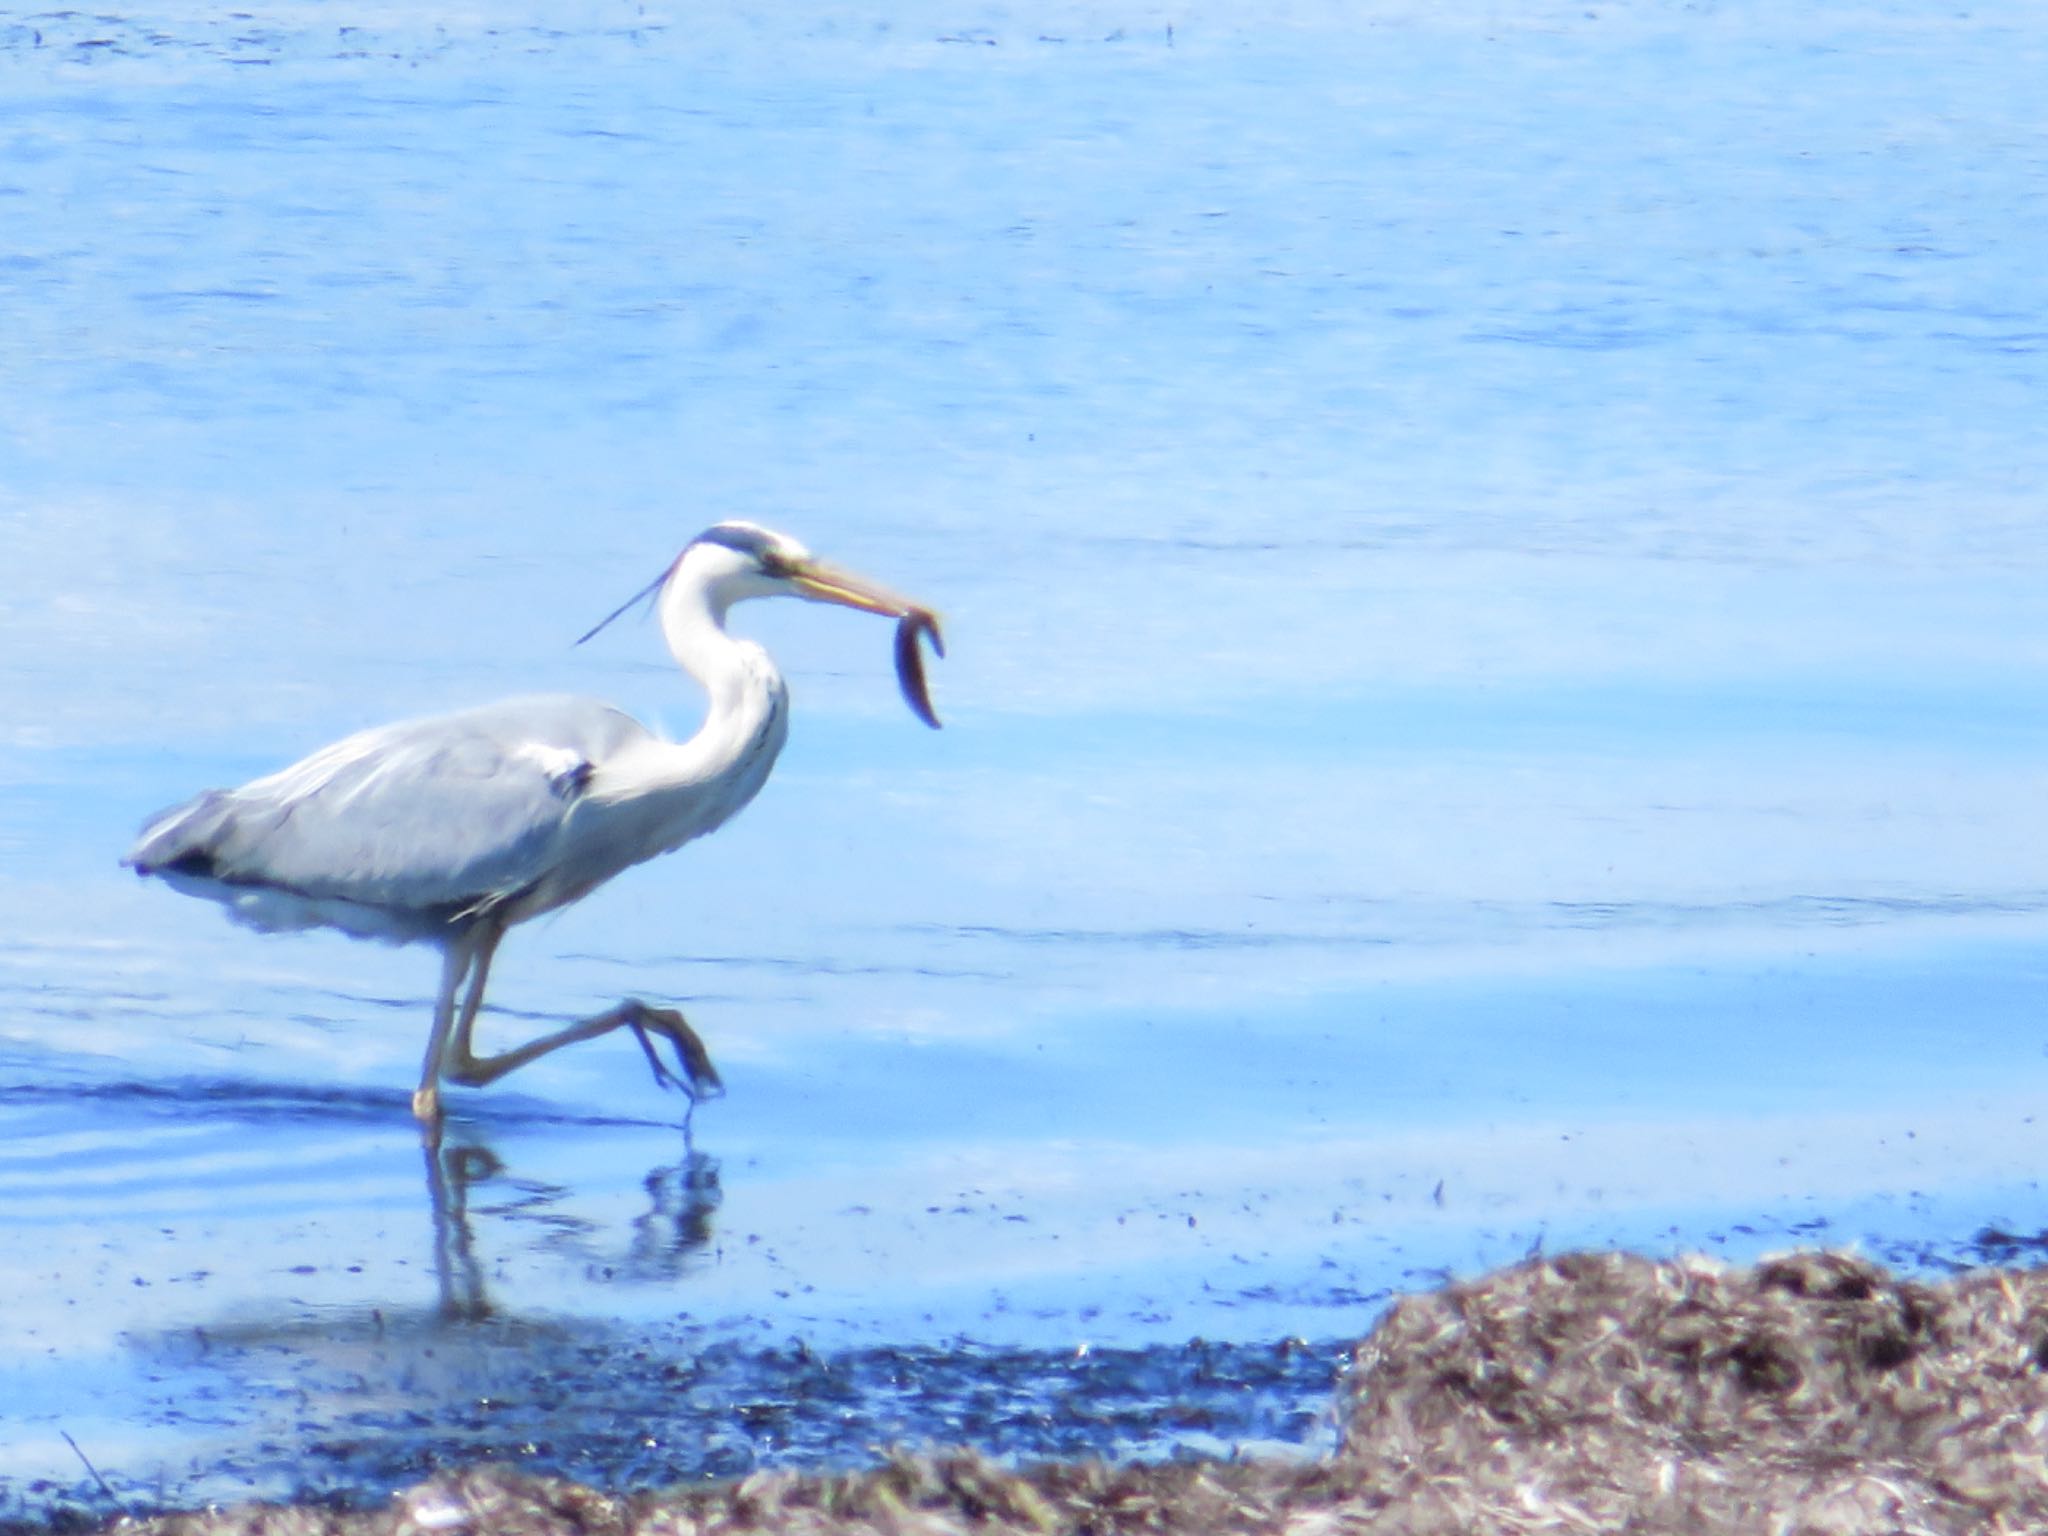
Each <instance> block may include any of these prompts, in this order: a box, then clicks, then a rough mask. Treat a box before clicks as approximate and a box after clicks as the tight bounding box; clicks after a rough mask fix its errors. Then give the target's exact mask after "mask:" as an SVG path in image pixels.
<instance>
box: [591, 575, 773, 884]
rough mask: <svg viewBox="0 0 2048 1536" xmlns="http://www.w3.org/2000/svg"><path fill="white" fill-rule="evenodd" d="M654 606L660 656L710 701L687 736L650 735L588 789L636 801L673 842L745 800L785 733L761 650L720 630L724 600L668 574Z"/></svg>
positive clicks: (663, 838) (699, 830) (768, 663)
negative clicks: (655, 738) (652, 738)
mask: <svg viewBox="0 0 2048 1536" xmlns="http://www.w3.org/2000/svg"><path fill="white" fill-rule="evenodd" d="M658 612H659V613H660V616H661V633H662V637H663V638H664V639H665V640H667V642H668V649H669V654H670V655H672V656H674V657H675V659H676V665H677V666H679V667H681V668H682V669H683V670H684V671H685V672H687V673H689V674H690V676H692V677H694V678H695V679H696V680H697V681H698V682H699V683H701V684H702V685H703V687H704V691H705V692H706V693H707V694H709V695H710V708H709V709H708V710H707V711H706V712H705V716H704V724H703V725H702V726H700V727H699V728H698V730H697V733H696V734H695V735H694V736H692V737H690V739H689V740H688V741H683V742H657V743H652V744H650V745H649V746H647V747H646V748H644V749H642V750H640V751H637V752H635V753H633V754H631V756H630V757H628V758H626V759H624V760H622V761H618V762H616V763H615V764H613V765H612V771H609V772H607V773H606V774H605V775H604V776H603V777H604V782H602V783H601V784H593V785H592V789H593V790H594V791H595V792H596V793H597V794H598V795H600V796H601V797H602V798H604V799H606V800H609V801H612V802H613V803H615V804H617V803H620V802H624V801H633V802H636V803H637V804H638V805H639V806H640V807H641V808H643V809H644V810H645V812H646V814H647V815H648V816H649V818H650V819H651V820H653V821H655V822H658V823H659V825H660V827H661V829H662V831H661V833H660V834H659V836H660V839H661V841H662V842H663V843H664V844H665V845H666V846H668V847H674V846H675V845H676V844H677V843H680V842H683V841H685V840H687V839H689V838H692V837H699V836H702V835H703V834H704V833H706V832H709V831H711V830H712V828H714V827H716V826H719V825H720V824H721V823H723V822H724V821H725V820H726V819H727V818H728V817H730V816H732V815H733V814H734V813H735V812H736V811H738V810H739V809H740V807H742V806H744V805H745V804H746V803H747V802H748V801H749V800H751V799H753V798H754V795H755V794H756V793H757V792H758V791H759V790H760V788H761V785H762V784H763V783H764V782H765V781H766V780H767V777H768V770H769V769H770V768H772V767H774V766H775V758H776V755H777V754H778V753H779V752H781V750H782V743H783V740H784V739H785V737H786V736H787V734H788V729H789V710H788V698H789V695H788V690H787V689H786V688H785V687H784V685H783V681H782V674H781V673H780V672H778V671H777V670H776V668H775V663H774V662H773V661H772V660H770V659H769V656H768V653H767V652H766V651H764V650H763V649H761V647H760V646H758V645H755V644H754V643H753V642H752V641H750V640H737V639H734V638H733V637H732V636H731V635H729V634H727V633H726V631H725V609H724V605H723V604H722V603H718V602H716V601H715V600H714V599H712V598H711V597H709V596H708V595H707V594H706V593H705V592H704V591H703V590H702V588H701V587H698V586H697V585H696V584H694V583H690V582H683V581H671V582H670V583H669V584H668V585H667V586H666V587H664V588H663V589H662V593H661V597H660V600H659V604H658ZM649 851H650V852H652V851H654V850H652V849H650V850H649Z"/></svg>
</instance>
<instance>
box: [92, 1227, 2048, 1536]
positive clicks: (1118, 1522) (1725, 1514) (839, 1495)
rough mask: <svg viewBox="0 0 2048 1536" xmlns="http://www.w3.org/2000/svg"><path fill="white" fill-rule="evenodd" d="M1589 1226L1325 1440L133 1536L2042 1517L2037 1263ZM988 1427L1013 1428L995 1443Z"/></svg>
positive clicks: (181, 1526)
mask: <svg viewBox="0 0 2048 1536" xmlns="http://www.w3.org/2000/svg"><path fill="white" fill-rule="evenodd" d="M2044 1273H2048V1272H2043V1271H2031V1270H1982V1271H1975V1272H1971V1273H1967V1274H1964V1275H1961V1276H1958V1277H1956V1278H1953V1279H1949V1280H1946V1281H1942V1282H1938V1283H1937V1282H1924V1281H1919V1280H1914V1279H1908V1278H1901V1277H1899V1276H1896V1275H1894V1274H1892V1273H1890V1272H1889V1271H1887V1270H1885V1269H1883V1268H1882V1267H1880V1266H1879V1265H1876V1264H1874V1263H1871V1262H1869V1261H1867V1260H1865V1259H1862V1258H1859V1257H1856V1256H1853V1255H1846V1254H1833V1253H1814V1254H1797V1255H1792V1256H1789V1257H1784V1258H1779V1259H1773V1260H1770V1261H1767V1262H1765V1263H1762V1264H1758V1265H1756V1266H1754V1267H1752V1268H1747V1269H1734V1268H1728V1267H1725V1266H1722V1265H1719V1264H1716V1263H1712V1262H1709V1261H1705V1260H1679V1261H1655V1260H1650V1259H1643V1258H1637V1257H1633V1256H1629V1255H1621V1254H1578V1255H1567V1256H1563V1257H1559V1258H1554V1259H1544V1260H1536V1261H1531V1262H1528V1263H1525V1264H1521V1265H1518V1266H1515V1267H1513V1268H1510V1269H1506V1270H1503V1271H1500V1272H1498V1273H1496V1274H1493V1275H1490V1276H1487V1277H1484V1278H1482V1279H1478V1280H1475V1281H1470V1282H1465V1283H1459V1284H1454V1285H1450V1286H1447V1287H1445V1288H1444V1289H1442V1290H1441V1291H1437V1292H1434V1293H1431V1294H1426V1295H1418V1296H1411V1297H1407V1298H1404V1299H1402V1300H1400V1301H1398V1302H1397V1303H1395V1305H1394V1306H1393V1307H1392V1308H1390V1309H1389V1311H1388V1313H1387V1314H1386V1316H1385V1317H1384V1318H1383V1319H1382V1320H1381V1322H1380V1323H1379V1325H1378V1326H1377V1327H1376V1328H1375V1329H1374V1330H1373V1332H1372V1333H1371V1334H1370V1335H1369V1336H1368V1337H1367V1338H1366V1339H1365V1340H1363V1341H1362V1342H1361V1343H1360V1344H1359V1345H1358V1347H1357V1349H1356V1351H1355V1355H1354V1359H1353V1365H1352V1369H1351V1370H1350V1371H1349V1372H1348V1373H1347V1374H1346V1376H1345V1377H1344V1379H1343V1381H1342V1383H1341V1386H1340V1396H1341V1399H1342V1401H1341V1403H1340V1405H1339V1406H1340V1411H1341V1414H1342V1419H1343V1437H1342V1442H1341V1445H1340V1447H1339V1449H1338V1451H1337V1453H1336V1454H1335V1455H1334V1456H1332V1457H1330V1458H1328V1459H1324V1460H1318V1461H1287V1460H1281V1459H1247V1460H1233V1461H1202V1462H1173V1463H1166V1464H1157V1465H1144V1464H1137V1465H1124V1466H1112V1465H1106V1464H1103V1463H1099V1462H1081V1463H1061V1464H1047V1465H1039V1466H1029V1467H1022V1468H1015V1469H1012V1468H1008V1467H1005V1466H1003V1465H1001V1464H1000V1463H998V1462H996V1461H993V1460H991V1459H988V1458H987V1457H986V1456H984V1455H982V1454H980V1453H978V1452H974V1451H965V1450H953V1451H941V1452H934V1453H909V1452H900V1451H899V1452H894V1453H891V1454H890V1455H889V1456H888V1457H887V1458H886V1459H885V1460H884V1461H883V1462H882V1464H881V1465H879V1466H876V1467H873V1468H870V1469H866V1470H861V1471H855V1472H844V1473H834V1474H824V1475H820V1474H804V1473H796V1472H764V1473H756V1474H754V1475H752V1476H749V1477H747V1478H744V1479H740V1480H736V1481H730V1482H723V1483H712V1484H704V1485H698V1486H691V1487H684V1488H676V1489H670V1490H667V1491H663V1492H658V1493H641V1494H634V1495H630V1496H623V1497H618V1496H612V1495H608V1494H605V1493H603V1492H600V1491H598V1490H595V1489H591V1488H587V1487H584V1486H581V1485H579V1484H575V1483H571V1482H566V1481H561V1480H554V1479H546V1478H537V1477H531V1476H527V1475H524V1474H521V1473H518V1472H514V1471H511V1470H508V1469H505V1468H499V1467H479V1468H474V1469H471V1470H468V1471H465V1472H462V1473H459V1474H454V1475H449V1476H444V1477H440V1478H437V1479H434V1480H433V1481H430V1482H427V1483H424V1484H422V1485H420V1486H418V1487H416V1488H413V1489H411V1490H408V1491H407V1492H405V1493H403V1494H400V1495H399V1496H398V1497H396V1498H395V1499H393V1500H392V1502H391V1504H390V1505H389V1506H388V1507H387V1508H385V1509H381V1510H377V1511H373V1512H360V1513H347V1512H341V1511H336V1510H331V1509H323V1508H319V1507H312V1506H299V1507H293V1508H279V1507H272V1506H257V1505H252V1506H247V1507H243V1508H239V1509H233V1510H227V1511H213V1512H206V1513H201V1514H187V1515H176V1516H167V1517H162V1518H158V1519H153V1520H147V1521H135V1522H124V1523H123V1524H124V1526H125V1528H126V1530H127V1531H129V1532H132V1533H135V1536H143V1533H147V1536H419V1533H433V1532H454V1533H463V1532H475V1533H483V1532H490V1533H519V1536H583V1533H589V1536H698V1533H703V1536H710V1533H734V1536H739V1533H749V1532H771V1531H773V1532H818V1533H825V1532H875V1533H891V1536H895V1533H904V1536H909V1533H921V1536H948V1533H954V1532H963V1533H964V1532H980V1533H1009V1532H1035V1533H1043V1532H1074V1533H1087V1536H1097V1533H1102V1536H1107V1533H1112V1532H1151V1531H1205V1532H1209V1531H1245V1532H1288V1533H1291V1536H1310V1533H1322V1532H1340V1531H1341V1532H1387V1533H1411V1532H1412V1533H1445V1536H1448V1533H1451V1532H1502V1533H1525V1532H1526V1533H1533V1532H1539V1531H1540V1532H1578V1531H1627V1532H1632V1533H1665V1532H1669V1533H1674V1536H1675V1533H1680V1532H1684V1533H1719V1532H1728V1533H1733V1532H1738V1531H1740V1532H1774V1533H1785V1536H1848V1533H1863V1532H1871V1533H1875V1532H1936V1533H1948V1532H1957V1533H1961V1532H1983V1531H1992V1532H1998V1531H2020V1530H2042V1529H2048V1376H2044V1363H2048V1278H2044ZM993 1449H995V1450H998V1451H999V1450H1000V1447H995V1448H993Z"/></svg>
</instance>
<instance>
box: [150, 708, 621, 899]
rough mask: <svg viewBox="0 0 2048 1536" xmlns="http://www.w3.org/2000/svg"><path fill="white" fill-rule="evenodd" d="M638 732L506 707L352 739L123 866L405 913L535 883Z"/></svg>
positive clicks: (198, 807) (176, 818)
mask: <svg viewBox="0 0 2048 1536" xmlns="http://www.w3.org/2000/svg"><path fill="white" fill-rule="evenodd" d="M647 736H648V732H647V730H646V729H645V727H643V726H641V725H640V724H639V723H638V722H637V721H635V720H633V719H632V717H631V716H628V715H625V714H622V713H621V712H619V711H618V710H615V709H612V708H610V707H609V706H608V705H604V704H599V703H596V702H595V701H592V700H587V699H575V698H533V699H510V700H507V701H505V702H504V703H502V704H492V705H486V706H484V707H483V708H481V709H473V710H467V711H464V712H463V713H461V714H455V715H442V716H437V717H435V718H432V719H427V720H412V721H406V722H404V723H402V724H398V725H390V726H384V727H382V728H380V729H377V730H372V731H364V732H362V733H360V734H358V735H355V736H350V737H348V738H346V739H345V740H342V741H338V742H336V743H335V744H334V745H333V746H330V747H327V748H324V749H323V750H321V751H319V752H316V753H314V754H313V755H312V756H311V757H308V758H306V759H304V760H303V761H301V762H298V763H294V764H293V765H292V766H291V767H289V768H286V769H284V770H282V771H281V772H278V773H274V774H271V775H270V776H268V777H267V778H262V779H257V780H255V781H253V782H252V783H249V784H246V785H244V786H243V787H242V788H240V789H233V790H210V791H208V792H207V793H206V794H203V795H201V796H199V797H198V798H197V799H195V800H192V801H189V802H188V803H186V804H185V805H182V806H178V807H176V808H174V809H172V810H169V811H166V812H164V813H163V814H161V815H159V816H157V817H156V818H154V819H153V820H152V821H151V822H149V823H148V824H147V825H146V826H145V827H144V828H143V830H142V835H141V837H140V838H139V839H138V841H137V842H136V845H135V847H134V848H133V849H132V850H130V852H129V854H128V857H127V860H126V861H125V862H127V863H129V864H132V865H133V866H134V867H135V868H136V869H137V870H139V871H141V872H142V873H144V874H150V873H154V872H157V871H168V872H172V873H178V874H190V875H200V876H204V877H207V878H209V879H216V880H223V881H227V882H229V883H231V884H238V885H262V886H271V887H276V888H278V889H281V890H287V891H293V892H297V893H299V894H302V895H306V896H313V897H322V898H329V897H333V898H340V899H342V900H346V901H354V902H361V903H364V904H367V905H371V906H378V907H387V908H402V909H404V910H406V911H411V912H431V911H439V910H454V909H459V908H461V907H465V906H469V905H473V904H474V903H476V902H478V901H483V900H488V899H491V898H493V897H498V896H506V895H510V894H512V893H513V892H516V891H519V890H522V889H524V888H525V887H526V886H528V885H530V884H532V883H533V882H534V881H535V880H538V879H539V878H541V876H543V875H545V874H546V873H547V872H548V870H549V869H550V867H551V866H552V861H553V860H554V858H555V857H556V856H557V851H558V848H559V839H560V836H561V833H562V830H563V828H564V826H565V825H566V823H567V821H568V819H569V816H570V814H571V812H572V811H573V810H574V808H575V805H576V803H577V800H578V799H579V797H580V796H581V794H582V792H583V789H584V786H585V785H586V784H587V783H588V782H589V779H590V776H591V773H592V771H593V769H594V768H595V766H596V765H598V764H600V763H602V762H604V761H605V760H607V759H608V758H609V757H610V756H612V755H613V754H615V753H617V752H619V751H621V750H623V749H624V748H626V747H628V746H630V745H632V744H634V743H635V742H637V741H642V740H645V739H646V738H647Z"/></svg>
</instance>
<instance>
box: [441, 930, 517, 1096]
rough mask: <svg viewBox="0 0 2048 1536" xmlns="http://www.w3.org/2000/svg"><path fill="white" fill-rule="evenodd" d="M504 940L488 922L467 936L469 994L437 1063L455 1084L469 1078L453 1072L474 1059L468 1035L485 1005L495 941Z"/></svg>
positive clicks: (496, 944) (463, 1000) (443, 1042)
mask: <svg viewBox="0 0 2048 1536" xmlns="http://www.w3.org/2000/svg"><path fill="white" fill-rule="evenodd" d="M504 937H505V930H504V929H503V928H502V927H501V926H499V925H498V924H497V923H494V922H490V921H489V920H486V921H484V922H483V923H481V924H479V925H478V926H477V927H476V928H473V929H472V930H470V933H469V934H468V935H467V940H468V949H469V956H470V964H471V966H473V967H474V969H473V970H472V971H471V972H470V976H469V992H468V994H467V995H466V996H464V998H463V999H462V1011H461V1012H459V1013H458V1014H456V1016H455V1028H454V1030H453V1032H452V1033H450V1034H449V1035H447V1036H446V1037H444V1039H443V1040H442V1042H441V1059H440V1063H439V1065H440V1071H441V1075H442V1076H444V1077H452V1078H454V1079H455V1080H456V1081H457V1082H458V1083H460V1082H466V1081H468V1079H466V1078H464V1077H462V1076H461V1075H460V1074H459V1073H457V1072H456V1070H455V1067H456V1064H457V1063H458V1062H465V1061H474V1060H475V1059H476V1058H475V1056H474V1055H473V1054H472V1052H471V1050H470V1044H469V1042H470V1036H471V1034H472V1033H473V1032H474V1031H475V1029H476V1016H477V1013H478V1011H479V1010H480V1009H481V1008H482V1007H483V1005H484V982H485V981H486V980H487V979H488V978H489V976H490V974H491V961H492V960H493V959H494V958H495V957H496V956H497V953H498V941H499V940H501V939H503V938H504Z"/></svg>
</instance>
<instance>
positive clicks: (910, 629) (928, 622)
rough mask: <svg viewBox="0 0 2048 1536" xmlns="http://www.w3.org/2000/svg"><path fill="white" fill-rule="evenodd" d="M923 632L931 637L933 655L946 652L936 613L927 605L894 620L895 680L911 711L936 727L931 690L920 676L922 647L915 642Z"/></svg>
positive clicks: (936, 720)
mask: <svg viewBox="0 0 2048 1536" xmlns="http://www.w3.org/2000/svg"><path fill="white" fill-rule="evenodd" d="M924 635H929V636H930V637H931V642H932V654H933V655H935V656H944V655H945V654H946V640H945V637H944V636H943V635H941V634H940V633H939V616H938V615H937V614H935V613H933V612H932V611H931V610H930V609H929V608H913V609H911V610H910V611H909V612H908V613H906V614H904V615H903V617H902V618H901V619H900V620H898V621H897V624H896V682H897V685H898V686H899V687H901V688H902V690H903V698H904V701H905V702H906V703H908V704H909V705H910V708H911V710H912V712H913V713H915V714H916V716H917V718H918V719H920V720H922V721H923V722H924V723H925V724H926V725H928V726H930V727H931V728H932V729H933V730H935V731H936V730H937V729H938V728H939V717H938V715H937V714H935V713H934V712H933V710H932V695H931V690H930V689H929V688H928V687H927V686H926V685H925V679H924V651H923V650H922V649H921V648H920V647H919V645H918V639H919V637H920V636H924Z"/></svg>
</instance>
